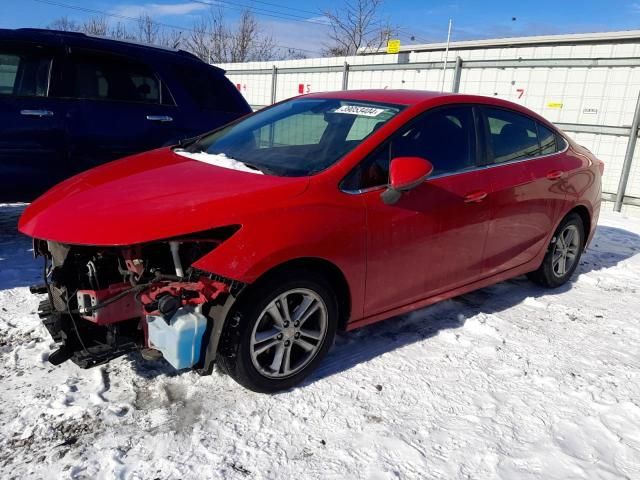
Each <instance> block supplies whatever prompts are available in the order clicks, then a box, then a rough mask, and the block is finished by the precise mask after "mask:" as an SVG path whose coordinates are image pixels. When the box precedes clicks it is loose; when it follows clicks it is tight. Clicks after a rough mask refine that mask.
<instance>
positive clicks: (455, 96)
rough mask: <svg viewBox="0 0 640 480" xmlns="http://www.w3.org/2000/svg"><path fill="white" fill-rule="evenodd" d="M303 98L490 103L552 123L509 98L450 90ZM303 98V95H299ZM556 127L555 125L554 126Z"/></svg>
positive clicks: (350, 92)
mask: <svg viewBox="0 0 640 480" xmlns="http://www.w3.org/2000/svg"><path fill="white" fill-rule="evenodd" d="M302 97H303V98H336V99H340V100H359V101H368V102H380V103H389V104H395V105H404V106H408V107H413V106H418V105H421V106H425V107H426V106H427V105H429V104H431V103H434V104H435V103H437V104H440V105H441V104H447V103H451V104H454V103H458V104H460V103H470V104H478V105H490V106H495V107H503V108H507V109H510V110H513V111H516V112H520V113H523V114H525V115H528V116H530V117H533V118H535V119H537V120H538V121H541V122H543V123H545V124H547V125H548V126H552V124H551V123H550V122H549V121H548V120H547V119H545V118H544V117H542V116H541V115H539V114H538V113H536V112H534V111H532V110H529V109H528V108H526V107H524V106H522V105H519V104H517V103H514V102H510V101H508V100H503V99H501V98H497V97H485V96H482V95H467V94H463V93H449V92H432V91H428V90H400V89H398V90H390V89H371V90H339V91H335V92H321V93H310V94H308V95H303V96H302ZM298 98H301V97H298ZM554 129H555V127H554Z"/></svg>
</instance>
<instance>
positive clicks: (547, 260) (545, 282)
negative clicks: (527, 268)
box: [527, 213, 585, 288]
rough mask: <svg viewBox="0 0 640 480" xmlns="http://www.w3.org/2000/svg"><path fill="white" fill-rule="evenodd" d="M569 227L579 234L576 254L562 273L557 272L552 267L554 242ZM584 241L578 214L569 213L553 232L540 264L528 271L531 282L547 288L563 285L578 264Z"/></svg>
mask: <svg viewBox="0 0 640 480" xmlns="http://www.w3.org/2000/svg"><path fill="white" fill-rule="evenodd" d="M571 227H574V228H575V230H576V231H577V234H578V235H579V240H578V246H577V252H576V256H575V259H574V260H573V263H572V264H571V266H570V267H569V268H567V269H566V270H565V271H564V274H559V273H558V272H557V271H556V270H555V269H554V265H553V260H554V252H556V244H557V241H558V238H559V236H560V235H561V234H562V233H563V232H565V231H567V229H568V228H571ZM584 242H585V231H584V224H583V222H582V219H581V218H580V216H579V215H578V214H576V213H570V214H569V215H567V216H566V217H565V218H564V219H563V220H562V222H560V225H559V226H558V228H557V229H556V231H555V232H554V234H553V237H552V239H551V243H550V244H549V247H548V248H547V253H546V254H545V256H544V260H542V264H541V265H540V267H539V268H538V269H537V270H536V271H534V272H531V273H528V274H527V277H528V278H529V280H531V281H532V282H534V283H537V284H538V285H542V286H543V287H547V288H557V287H559V286H561V285H564V284H565V283H566V282H567V281H569V279H570V278H571V276H572V275H573V273H574V272H575V270H576V268H578V265H579V264H580V256H581V255H582V251H583V249H584Z"/></svg>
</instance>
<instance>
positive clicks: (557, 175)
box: [547, 170, 564, 180]
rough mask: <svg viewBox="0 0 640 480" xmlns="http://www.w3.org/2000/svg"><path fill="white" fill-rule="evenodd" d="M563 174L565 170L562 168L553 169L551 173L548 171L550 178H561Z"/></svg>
mask: <svg viewBox="0 0 640 480" xmlns="http://www.w3.org/2000/svg"><path fill="white" fill-rule="evenodd" d="M563 174H564V172H563V171H562V170H551V171H550V172H549V173H547V178H548V179H549V180H559V179H561V178H562V175H563Z"/></svg>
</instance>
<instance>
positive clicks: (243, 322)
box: [218, 272, 338, 393]
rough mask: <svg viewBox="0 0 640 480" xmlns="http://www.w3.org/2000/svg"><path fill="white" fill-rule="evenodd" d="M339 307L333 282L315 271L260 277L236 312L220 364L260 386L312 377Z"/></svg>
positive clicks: (271, 388)
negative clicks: (332, 286)
mask: <svg viewBox="0 0 640 480" xmlns="http://www.w3.org/2000/svg"><path fill="white" fill-rule="evenodd" d="M337 323H338V308H337V302H336V298H335V294H334V293H333V291H332V289H331V285H330V284H329V283H328V282H327V281H326V280H325V279H324V277H322V276H319V275H316V274H314V273H312V272H288V274H286V275H278V276H274V277H271V278H270V279H268V280H266V281H263V282H261V283H260V284H259V285H257V286H255V287H254V288H253V289H252V290H251V291H250V292H248V293H247V295H246V296H245V297H244V298H241V299H239V305H238V307H237V308H236V309H235V311H234V312H233V313H232V314H231V317H230V319H229V323H228V325H227V326H226V327H225V331H224V332H223V341H224V342H225V343H226V351H225V352H221V353H222V354H221V355H220V356H219V357H218V359H219V362H220V366H221V367H222V369H223V370H225V371H226V372H227V373H229V375H231V377H233V378H234V379H235V380H236V381H237V382H238V383H240V384H241V385H243V386H245V387H247V388H249V389H250V390H253V391H256V392H264V393H271V392H277V391H280V390H286V389H288V388H291V387H293V386H295V385H297V384H298V383H300V382H301V381H302V380H303V379H304V378H305V377H307V376H308V375H309V374H310V373H311V372H312V371H313V370H314V369H315V367H316V366H317V365H318V363H319V362H320V361H321V360H322V358H323V357H324V356H325V354H326V353H327V351H328V350H329V348H330V347H331V345H332V343H333V339H334V337H335V333H336V328H337Z"/></svg>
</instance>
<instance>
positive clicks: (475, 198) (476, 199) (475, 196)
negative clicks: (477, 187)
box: [464, 191, 488, 203]
mask: <svg viewBox="0 0 640 480" xmlns="http://www.w3.org/2000/svg"><path fill="white" fill-rule="evenodd" d="M487 195H488V194H487V192H482V191H480V192H473V193H468V194H467V195H465V196H464V203H480V202H481V201H483V200H484V199H485V198H487Z"/></svg>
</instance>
